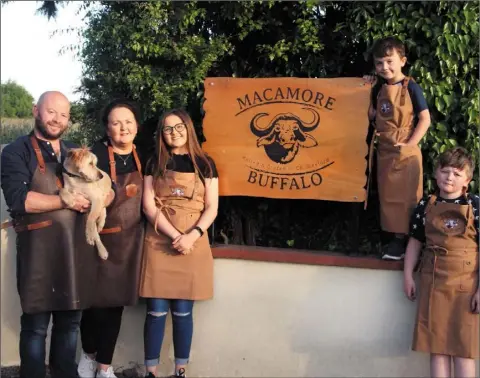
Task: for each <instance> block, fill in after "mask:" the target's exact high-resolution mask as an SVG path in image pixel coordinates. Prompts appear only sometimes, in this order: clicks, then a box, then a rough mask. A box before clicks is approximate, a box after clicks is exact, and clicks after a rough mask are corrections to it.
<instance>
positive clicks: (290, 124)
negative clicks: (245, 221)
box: [203, 78, 370, 202]
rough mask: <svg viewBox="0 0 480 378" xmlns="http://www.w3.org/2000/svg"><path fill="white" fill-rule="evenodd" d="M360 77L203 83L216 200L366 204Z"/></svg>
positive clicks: (365, 94)
mask: <svg viewBox="0 0 480 378" xmlns="http://www.w3.org/2000/svg"><path fill="white" fill-rule="evenodd" d="M363 83H364V82H363V79H360V78H336V79H301V78H271V79H270V78H268V79H235V78H207V79H206V80H205V99H206V101H205V103H204V105H203V106H204V110H205V112H206V115H205V118H204V121H203V133H204V135H205V138H206V139H207V141H206V142H205V143H204V144H203V148H204V150H205V151H206V152H207V153H208V154H209V155H210V156H211V157H212V158H213V159H214V160H215V163H216V165H217V169H218V173H219V180H220V181H219V186H220V195H222V196H237V195H238V196H255V197H269V198H295V199H301V198H302V199H318V200H328V201H345V202H364V201H365V197H366V190H365V189H364V187H365V185H366V182H367V177H366V174H365V171H366V168H367V160H366V157H367V153H368V146H367V143H366V137H367V132H368V115H367V111H368V105H369V94H370V86H368V85H363Z"/></svg>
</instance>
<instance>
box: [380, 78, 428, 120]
mask: <svg viewBox="0 0 480 378" xmlns="http://www.w3.org/2000/svg"><path fill="white" fill-rule="evenodd" d="M402 82H403V80H401V81H399V82H397V83H395V84H391V85H402ZM381 88H382V87H381V86H374V87H373V88H372V106H373V108H374V109H377V97H378V93H379V92H380V89H381ZM407 90H408V93H409V94H410V98H411V99H412V105H413V113H414V114H415V116H418V114H419V113H420V112H422V111H424V110H425V109H428V105H427V100H425V96H424V95H423V91H422V88H421V87H420V85H418V84H417V83H415V82H414V81H413V80H409V81H408V87H407Z"/></svg>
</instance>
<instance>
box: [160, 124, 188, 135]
mask: <svg viewBox="0 0 480 378" xmlns="http://www.w3.org/2000/svg"><path fill="white" fill-rule="evenodd" d="M186 127H187V125H185V124H184V123H177V124H176V125H175V126H163V128H162V131H163V133H164V134H165V135H168V134H171V133H173V129H175V130H177V131H178V132H179V133H181V132H182V131H184V130H185V128H186Z"/></svg>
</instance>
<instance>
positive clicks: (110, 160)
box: [108, 143, 143, 182]
mask: <svg viewBox="0 0 480 378" xmlns="http://www.w3.org/2000/svg"><path fill="white" fill-rule="evenodd" d="M132 155H133V159H134V160H135V165H136V166H137V170H138V172H139V173H140V177H141V178H142V180H143V176H142V164H141V163H140V159H139V158H138V154H137V147H136V146H135V145H133V150H132ZM108 163H109V165H110V178H111V179H112V181H113V182H115V181H117V169H116V165H115V156H114V153H113V147H112V146H111V145H110V143H109V144H108Z"/></svg>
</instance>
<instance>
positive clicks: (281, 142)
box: [250, 108, 320, 164]
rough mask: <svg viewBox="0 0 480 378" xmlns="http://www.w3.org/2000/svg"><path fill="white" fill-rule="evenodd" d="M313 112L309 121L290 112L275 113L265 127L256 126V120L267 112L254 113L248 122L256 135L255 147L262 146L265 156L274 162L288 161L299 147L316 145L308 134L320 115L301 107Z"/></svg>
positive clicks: (266, 114) (313, 128)
mask: <svg viewBox="0 0 480 378" xmlns="http://www.w3.org/2000/svg"><path fill="white" fill-rule="evenodd" d="M302 109H304V110H308V111H309V112H311V113H312V114H313V120H312V121H311V122H305V121H302V120H301V119H300V118H299V117H298V116H296V115H294V114H292V113H280V114H277V115H276V116H275V117H274V118H273V119H272V120H271V121H270V123H269V124H268V126H267V127H266V128H260V127H259V126H258V120H259V119H260V118H262V117H265V116H268V113H259V114H256V115H255V116H254V117H253V119H252V121H251V122H250V130H251V131H252V133H253V134H254V135H255V136H257V137H258V139H257V147H260V146H263V147H264V148H265V152H266V154H267V156H268V157H269V158H270V159H272V160H273V161H274V162H276V163H281V164H286V163H290V162H291V161H292V160H293V159H294V158H295V156H296V155H297V152H298V150H299V148H300V147H304V148H309V147H315V146H316V145H318V143H317V141H316V140H315V138H314V137H312V136H311V135H309V134H308V132H309V131H313V130H315V129H316V128H317V126H318V124H319V123H320V115H319V114H318V113H317V112H316V111H315V110H313V109H310V108H302Z"/></svg>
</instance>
